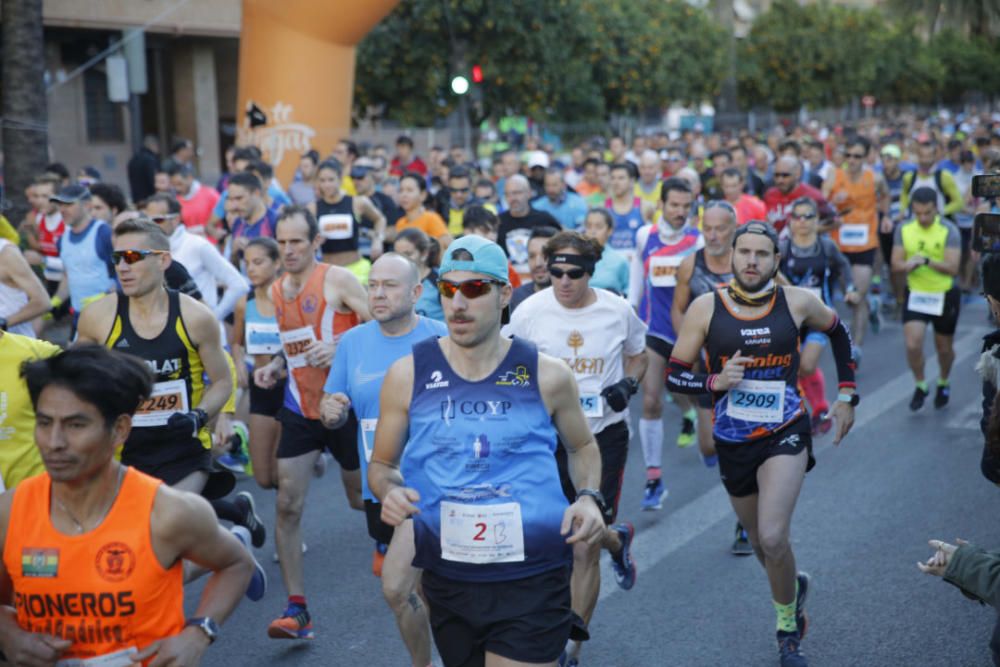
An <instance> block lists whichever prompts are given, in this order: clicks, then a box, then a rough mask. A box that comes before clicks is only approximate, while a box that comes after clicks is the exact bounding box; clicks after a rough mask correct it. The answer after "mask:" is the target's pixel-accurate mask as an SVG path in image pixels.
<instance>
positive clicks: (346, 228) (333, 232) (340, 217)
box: [316, 195, 358, 254]
mask: <svg viewBox="0 0 1000 667" xmlns="http://www.w3.org/2000/svg"><path fill="white" fill-rule="evenodd" d="M316 222H318V223H319V233H320V235H321V236H322V237H323V245H322V246H320V250H321V251H322V252H323V253H324V254H329V253H334V252H346V251H348V250H357V249H358V221H357V220H356V219H355V217H354V198H353V197H351V196H349V195H344V196H343V197H341V199H340V201H339V202H337V203H336V204H330V203H328V202H326V201H323V199H317V200H316Z"/></svg>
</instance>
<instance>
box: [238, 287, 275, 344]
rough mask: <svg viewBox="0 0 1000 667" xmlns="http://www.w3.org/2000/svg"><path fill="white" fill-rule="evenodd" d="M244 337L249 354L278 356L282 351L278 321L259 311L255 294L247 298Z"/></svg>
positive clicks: (251, 293)
mask: <svg viewBox="0 0 1000 667" xmlns="http://www.w3.org/2000/svg"><path fill="white" fill-rule="evenodd" d="M243 324H244V327H243V332H244V334H243V337H244V339H245V342H244V345H245V347H246V351H247V354H249V355H257V354H277V353H278V352H280V351H281V337H280V335H279V334H278V320H277V319H276V318H275V317H274V316H273V315H272V316H271V317H264V316H263V315H261V314H260V311H259V310H257V299H255V298H254V295H253V292H250V294H249V295H248V297H247V307H246V313H245V314H244V316H243Z"/></svg>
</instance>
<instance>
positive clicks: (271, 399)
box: [250, 380, 285, 417]
mask: <svg viewBox="0 0 1000 667" xmlns="http://www.w3.org/2000/svg"><path fill="white" fill-rule="evenodd" d="M284 403H285V380H280V381H279V382H278V383H277V384H275V385H274V386H273V387H271V388H270V389H261V388H260V387H258V386H257V384H256V383H255V382H253V381H252V380H251V382H250V414H252V415H264V416H265V417H277V416H278V411H279V410H281V406H282V405H284Z"/></svg>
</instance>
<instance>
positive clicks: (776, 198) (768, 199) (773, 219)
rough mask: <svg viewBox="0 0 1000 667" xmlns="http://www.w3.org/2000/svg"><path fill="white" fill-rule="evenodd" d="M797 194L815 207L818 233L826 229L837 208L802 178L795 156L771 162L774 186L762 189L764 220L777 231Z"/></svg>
mask: <svg viewBox="0 0 1000 667" xmlns="http://www.w3.org/2000/svg"><path fill="white" fill-rule="evenodd" d="M799 197H809V198H810V199H812V200H813V201H815V202H816V206H817V207H818V208H819V221H820V227H819V231H820V233H822V232H825V231H829V230H830V229H831V228H832V223H833V221H834V219H835V218H836V217H837V212H836V211H835V210H834V209H833V207H832V206H830V204H829V203H828V202H827V201H826V199H824V198H823V193H822V192H820V191H819V190H817V189H816V188H814V187H813V186H811V185H808V184H807V183H803V182H802V163H801V162H799V160H798V158H796V157H794V156H791V155H785V156H783V157H781V158H779V159H778V161H777V162H776V163H775V165H774V186H773V187H771V188H769V189H768V191H767V192H765V193H764V205H765V206H766V207H767V220H768V222H770V223H771V224H772V225H774V228H775V230H777V231H778V232H780V231H781V230H782V229H784V228H785V225H787V224H788V218H789V217H790V216H791V213H792V202H794V201H795V200H796V199H798V198H799Z"/></svg>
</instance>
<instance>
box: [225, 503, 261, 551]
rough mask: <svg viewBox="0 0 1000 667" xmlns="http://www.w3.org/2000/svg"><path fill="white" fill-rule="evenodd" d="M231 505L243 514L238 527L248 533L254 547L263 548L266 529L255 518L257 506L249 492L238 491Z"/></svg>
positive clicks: (257, 518)
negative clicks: (241, 527)
mask: <svg viewBox="0 0 1000 667" xmlns="http://www.w3.org/2000/svg"><path fill="white" fill-rule="evenodd" d="M233 504H234V505H236V506H237V507H238V508H239V509H240V511H241V512H243V519H242V520H241V521H240V522H239V525H241V526H243V527H244V528H246V529H247V530H248V531H250V537H251V538H253V539H252V540H251V541H252V542H253V545H254V547H255V548H257V549H260V548H261V547H262V546H264V541H265V540H266V539H267V528H265V527H264V522H263V521H261V520H260V517H259V516H257V506H256V505H255V504H254V502H253V496H252V495H250V492H249V491H240V492H239V493H237V494H236V497H235V498H233Z"/></svg>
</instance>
